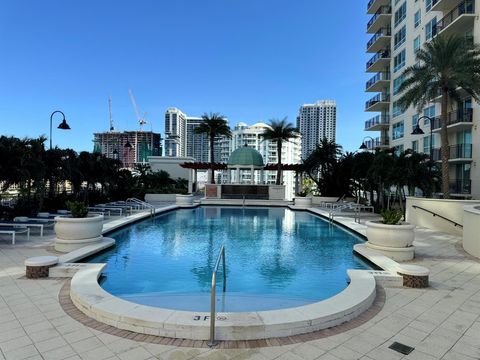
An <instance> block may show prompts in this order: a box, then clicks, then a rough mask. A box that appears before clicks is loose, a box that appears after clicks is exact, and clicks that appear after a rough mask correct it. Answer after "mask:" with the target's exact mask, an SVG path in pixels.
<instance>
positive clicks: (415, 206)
mask: <svg viewBox="0 0 480 360" xmlns="http://www.w3.org/2000/svg"><path fill="white" fill-rule="evenodd" d="M412 207H413V208H414V209H420V210H423V211H426V212H428V213H430V214H432V215H433V217H435V216H438V217H439V218H441V219H443V220H446V221H448V222H451V223H452V224H453V225H454V226H455V227H457V226H458V227H461V228H463V225H462V224H459V223H457V222H455V221H453V220H450V219H448V218H446V217H445V216H442V215H440V214H437V213H435V212H433V211H432V210H428V209H425V208H423V207H421V206H417V205H412Z"/></svg>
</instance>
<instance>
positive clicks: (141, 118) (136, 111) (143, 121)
mask: <svg viewBox="0 0 480 360" xmlns="http://www.w3.org/2000/svg"><path fill="white" fill-rule="evenodd" d="M128 93H129V94H130V100H131V101H132V105H133V109H134V110H135V114H136V115H137V120H138V124H139V125H140V131H143V125H145V124H146V123H147V120H146V119H145V118H146V116H147V113H144V114H143V117H141V116H140V113H139V112H138V107H137V103H136V102H135V97H134V96H133V92H132V90H131V89H128Z"/></svg>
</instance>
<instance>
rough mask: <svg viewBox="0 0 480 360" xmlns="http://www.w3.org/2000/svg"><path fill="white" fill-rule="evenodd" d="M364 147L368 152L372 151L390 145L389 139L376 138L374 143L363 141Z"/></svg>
mask: <svg viewBox="0 0 480 360" xmlns="http://www.w3.org/2000/svg"><path fill="white" fill-rule="evenodd" d="M365 145H366V146H367V149H368V150H374V149H376V148H378V147H382V146H389V145H390V139H389V138H385V139H381V138H380V137H377V138H375V139H374V141H372V140H365Z"/></svg>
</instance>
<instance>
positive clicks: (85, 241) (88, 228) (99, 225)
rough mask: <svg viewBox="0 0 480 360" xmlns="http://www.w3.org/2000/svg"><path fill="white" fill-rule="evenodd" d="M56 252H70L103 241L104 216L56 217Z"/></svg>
mask: <svg viewBox="0 0 480 360" xmlns="http://www.w3.org/2000/svg"><path fill="white" fill-rule="evenodd" d="M54 229H55V234H56V236H57V237H56V239H55V250H57V251H61V252H70V251H73V250H77V249H80V248H81V247H84V246H86V245H89V244H91V243H94V242H98V241H101V240H102V229H103V215H91V216H88V217H85V218H71V217H63V216H57V217H55V228H54Z"/></svg>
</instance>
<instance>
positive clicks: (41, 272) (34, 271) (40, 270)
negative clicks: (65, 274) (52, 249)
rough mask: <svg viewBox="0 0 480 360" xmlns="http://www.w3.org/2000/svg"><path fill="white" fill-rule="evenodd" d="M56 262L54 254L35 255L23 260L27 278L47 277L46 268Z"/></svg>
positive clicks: (56, 258)
mask: <svg viewBox="0 0 480 360" xmlns="http://www.w3.org/2000/svg"><path fill="white" fill-rule="evenodd" d="M56 264H58V257H56V256H36V257H31V258H28V259H27V260H25V266H26V267H27V274H26V275H27V278H29V279H38V278H43V277H48V269H50V268H51V267H52V266H55V265H56Z"/></svg>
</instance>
